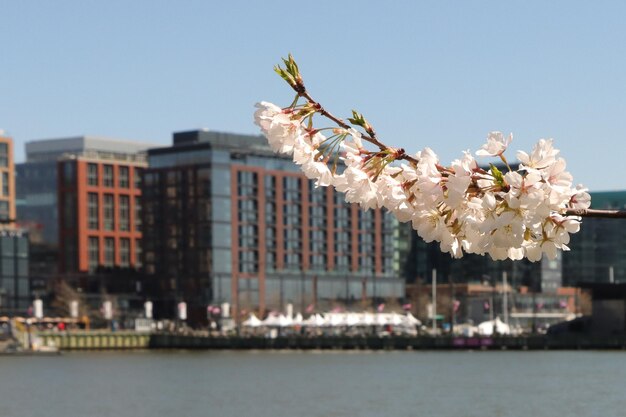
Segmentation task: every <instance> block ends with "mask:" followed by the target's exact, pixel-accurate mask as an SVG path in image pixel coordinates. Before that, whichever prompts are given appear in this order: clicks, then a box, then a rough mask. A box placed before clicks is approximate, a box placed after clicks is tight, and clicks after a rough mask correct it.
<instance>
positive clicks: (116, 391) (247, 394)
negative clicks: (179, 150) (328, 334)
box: [0, 352, 626, 417]
mask: <svg viewBox="0 0 626 417" xmlns="http://www.w3.org/2000/svg"><path fill="white" fill-rule="evenodd" d="M0 416H1V417H13V416H15V417H34V416H42V417H43V416H46V417H56V416H63V417H66V416H67V417H73V416H81V417H83V416H88V417H104V416H115V417H121V416H132V417H144V416H146V417H147V416H150V417H157V416H177V417H195V416H208V417H230V416H233V417H235V416H236V417H246V416H254V417H299V416H304V417H308V416H311V417H318V416H319V417H322V416H323V417H339V416H350V417H352V416H355V417H356V416H375V417H381V416H429V417H452V416H454V417H459V416H461V417H464V416H481V417H483V416H533V417H534V416H545V417H551V416H555V417H556V416H558V417H564V416H565V417H567V416H602V417H610V416H620V417H623V416H626V353H621V352H608V353H607V352H380V353H375V352H354V353H346V352H340V353H335V352H318V353H315V352H172V353H153V352H136V353H71V354H65V355H63V356H59V357H38V358H29V357H0Z"/></svg>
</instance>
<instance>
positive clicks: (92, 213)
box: [87, 193, 100, 230]
mask: <svg viewBox="0 0 626 417" xmlns="http://www.w3.org/2000/svg"><path fill="white" fill-rule="evenodd" d="M87 212H88V219H87V222H88V225H87V227H88V228H89V229H91V230H98V223H99V222H100V219H99V215H98V194H96V193H89V195H88V197H87Z"/></svg>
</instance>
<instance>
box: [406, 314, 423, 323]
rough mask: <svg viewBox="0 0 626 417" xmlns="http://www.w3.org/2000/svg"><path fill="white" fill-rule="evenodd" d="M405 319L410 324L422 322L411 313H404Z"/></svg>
mask: <svg viewBox="0 0 626 417" xmlns="http://www.w3.org/2000/svg"><path fill="white" fill-rule="evenodd" d="M405 321H406V323H407V324H408V325H410V326H421V325H422V322H421V321H419V320H418V319H417V318H415V316H414V315H413V314H411V313H406V316H405Z"/></svg>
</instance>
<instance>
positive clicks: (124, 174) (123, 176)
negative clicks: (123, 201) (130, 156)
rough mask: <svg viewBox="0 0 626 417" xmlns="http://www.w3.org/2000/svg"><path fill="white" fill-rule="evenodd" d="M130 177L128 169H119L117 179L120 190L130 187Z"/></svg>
mask: <svg viewBox="0 0 626 417" xmlns="http://www.w3.org/2000/svg"><path fill="white" fill-rule="evenodd" d="M128 175H129V174H128V167H119V171H118V176H117V179H118V184H119V187H120V188H128V187H129V186H130V184H129V179H128Z"/></svg>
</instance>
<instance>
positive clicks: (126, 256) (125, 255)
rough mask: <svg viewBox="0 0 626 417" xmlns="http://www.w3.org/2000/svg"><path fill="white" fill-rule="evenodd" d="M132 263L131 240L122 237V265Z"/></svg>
mask: <svg viewBox="0 0 626 417" xmlns="http://www.w3.org/2000/svg"><path fill="white" fill-rule="evenodd" d="M129 265H130V240H129V239H120V266H123V267H128V266H129Z"/></svg>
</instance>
